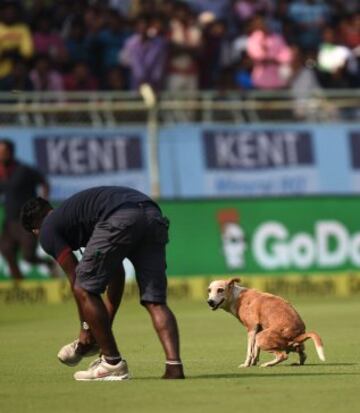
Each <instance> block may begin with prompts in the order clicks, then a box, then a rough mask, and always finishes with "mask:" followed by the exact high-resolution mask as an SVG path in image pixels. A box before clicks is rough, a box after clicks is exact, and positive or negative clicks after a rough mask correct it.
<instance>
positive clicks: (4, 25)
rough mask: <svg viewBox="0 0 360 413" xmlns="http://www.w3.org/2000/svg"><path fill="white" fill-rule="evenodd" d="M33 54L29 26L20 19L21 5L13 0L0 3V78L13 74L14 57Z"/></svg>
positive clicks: (25, 56) (24, 56)
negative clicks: (12, 0)
mask: <svg viewBox="0 0 360 413" xmlns="http://www.w3.org/2000/svg"><path fill="white" fill-rule="evenodd" d="M32 54H33V42H32V37H31V33H30V30H29V27H28V26H27V25H26V24H25V23H23V22H22V21H21V20H20V17H19V6H18V5H17V4H16V3H14V2H11V1H8V0H7V1H3V2H2V3H1V4H0V79H1V78H4V77H5V76H8V75H10V74H11V71H12V69H13V62H14V59H16V58H18V57H21V58H23V59H28V58H30V57H31V56H32Z"/></svg>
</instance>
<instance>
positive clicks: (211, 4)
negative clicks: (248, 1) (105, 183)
mask: <svg viewBox="0 0 360 413" xmlns="http://www.w3.org/2000/svg"><path fill="white" fill-rule="evenodd" d="M188 3H190V4H191V7H192V8H193V10H194V11H195V12H197V13H199V14H200V13H204V12H210V13H212V14H213V15H214V16H215V17H216V19H217V20H218V19H220V20H225V19H226V18H228V17H229V14H230V13H231V0H188Z"/></svg>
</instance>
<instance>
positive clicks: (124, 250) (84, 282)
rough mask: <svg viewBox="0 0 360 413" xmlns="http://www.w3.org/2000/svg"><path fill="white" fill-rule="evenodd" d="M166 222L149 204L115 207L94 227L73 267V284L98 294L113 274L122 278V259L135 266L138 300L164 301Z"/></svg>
mask: <svg viewBox="0 0 360 413" xmlns="http://www.w3.org/2000/svg"><path fill="white" fill-rule="evenodd" d="M168 228H169V221H168V219H167V218H165V217H163V216H162V214H161V212H160V210H159V209H158V208H157V207H156V206H155V205H153V204H149V203H146V204H134V206H131V207H126V208H122V209H119V210H117V211H116V212H114V213H113V214H112V215H111V216H110V217H108V218H107V219H106V220H104V221H100V222H98V223H97V225H96V226H95V229H94V232H93V233H92V235H91V238H90V240H89V242H88V244H87V246H86V248H85V251H84V255H83V257H82V259H81V261H80V262H79V264H78V266H77V268H76V285H78V286H80V287H82V288H83V289H84V290H86V291H88V292H90V293H93V294H101V293H103V292H104V291H105V289H106V287H107V285H108V284H109V281H110V279H111V278H112V277H113V276H117V274H118V276H119V277H123V276H124V275H123V271H121V268H122V261H123V259H124V258H128V259H129V260H130V261H131V262H132V264H133V265H134V268H135V273H136V281H137V283H138V286H139V290H140V300H141V302H142V303H143V302H153V303H165V302H166V290H167V279H166V253H165V249H166V244H167V242H168V240H169V239H168Z"/></svg>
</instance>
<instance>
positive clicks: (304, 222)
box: [163, 198, 360, 275]
mask: <svg viewBox="0 0 360 413" xmlns="http://www.w3.org/2000/svg"><path fill="white" fill-rule="evenodd" d="M163 209H164V211H165V213H166V214H167V215H168V216H169V217H170V219H171V244H170V245H169V273H170V274H171V275H194V274H202V275H216V274H226V273H243V274H249V275H251V274H258V275H260V274H267V275H276V274H279V275H284V274H287V273H300V274H305V275H306V274H312V273H331V272H339V271H353V270H359V269H360V219H359V211H360V198H305V199H304V198H299V199H267V200H264V199H261V200H260V199H259V200H241V201H240V200H226V201H221V200H216V201H215V200H214V201H205V202H204V201H202V202H200V201H193V202H189V201H188V202H180V203H178V202H176V203H175V202H168V203H164V204H163Z"/></svg>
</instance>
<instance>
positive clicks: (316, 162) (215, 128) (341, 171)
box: [160, 124, 360, 198]
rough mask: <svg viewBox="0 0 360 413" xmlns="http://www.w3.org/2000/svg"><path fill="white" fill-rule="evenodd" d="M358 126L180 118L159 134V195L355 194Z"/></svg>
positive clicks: (359, 166)
mask: <svg viewBox="0 0 360 413" xmlns="http://www.w3.org/2000/svg"><path fill="white" fill-rule="evenodd" d="M359 153H360V129H359V127H358V126H356V125H355V126H351V127H350V126H347V125H342V124H333V125H309V124H305V125H296V124H289V125H286V124H281V125H279V126H278V125H276V126H274V125H270V124H268V125H263V124H262V125H245V126H229V125H218V124H217V125H202V126H195V125H182V127H167V128H166V127H165V128H163V130H162V133H161V135H160V170H161V172H162V173H161V193H162V196H163V197H168V198H171V197H183V198H187V197H224V196H232V197H251V196H291V195H314V194H354V193H360V155H359Z"/></svg>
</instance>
